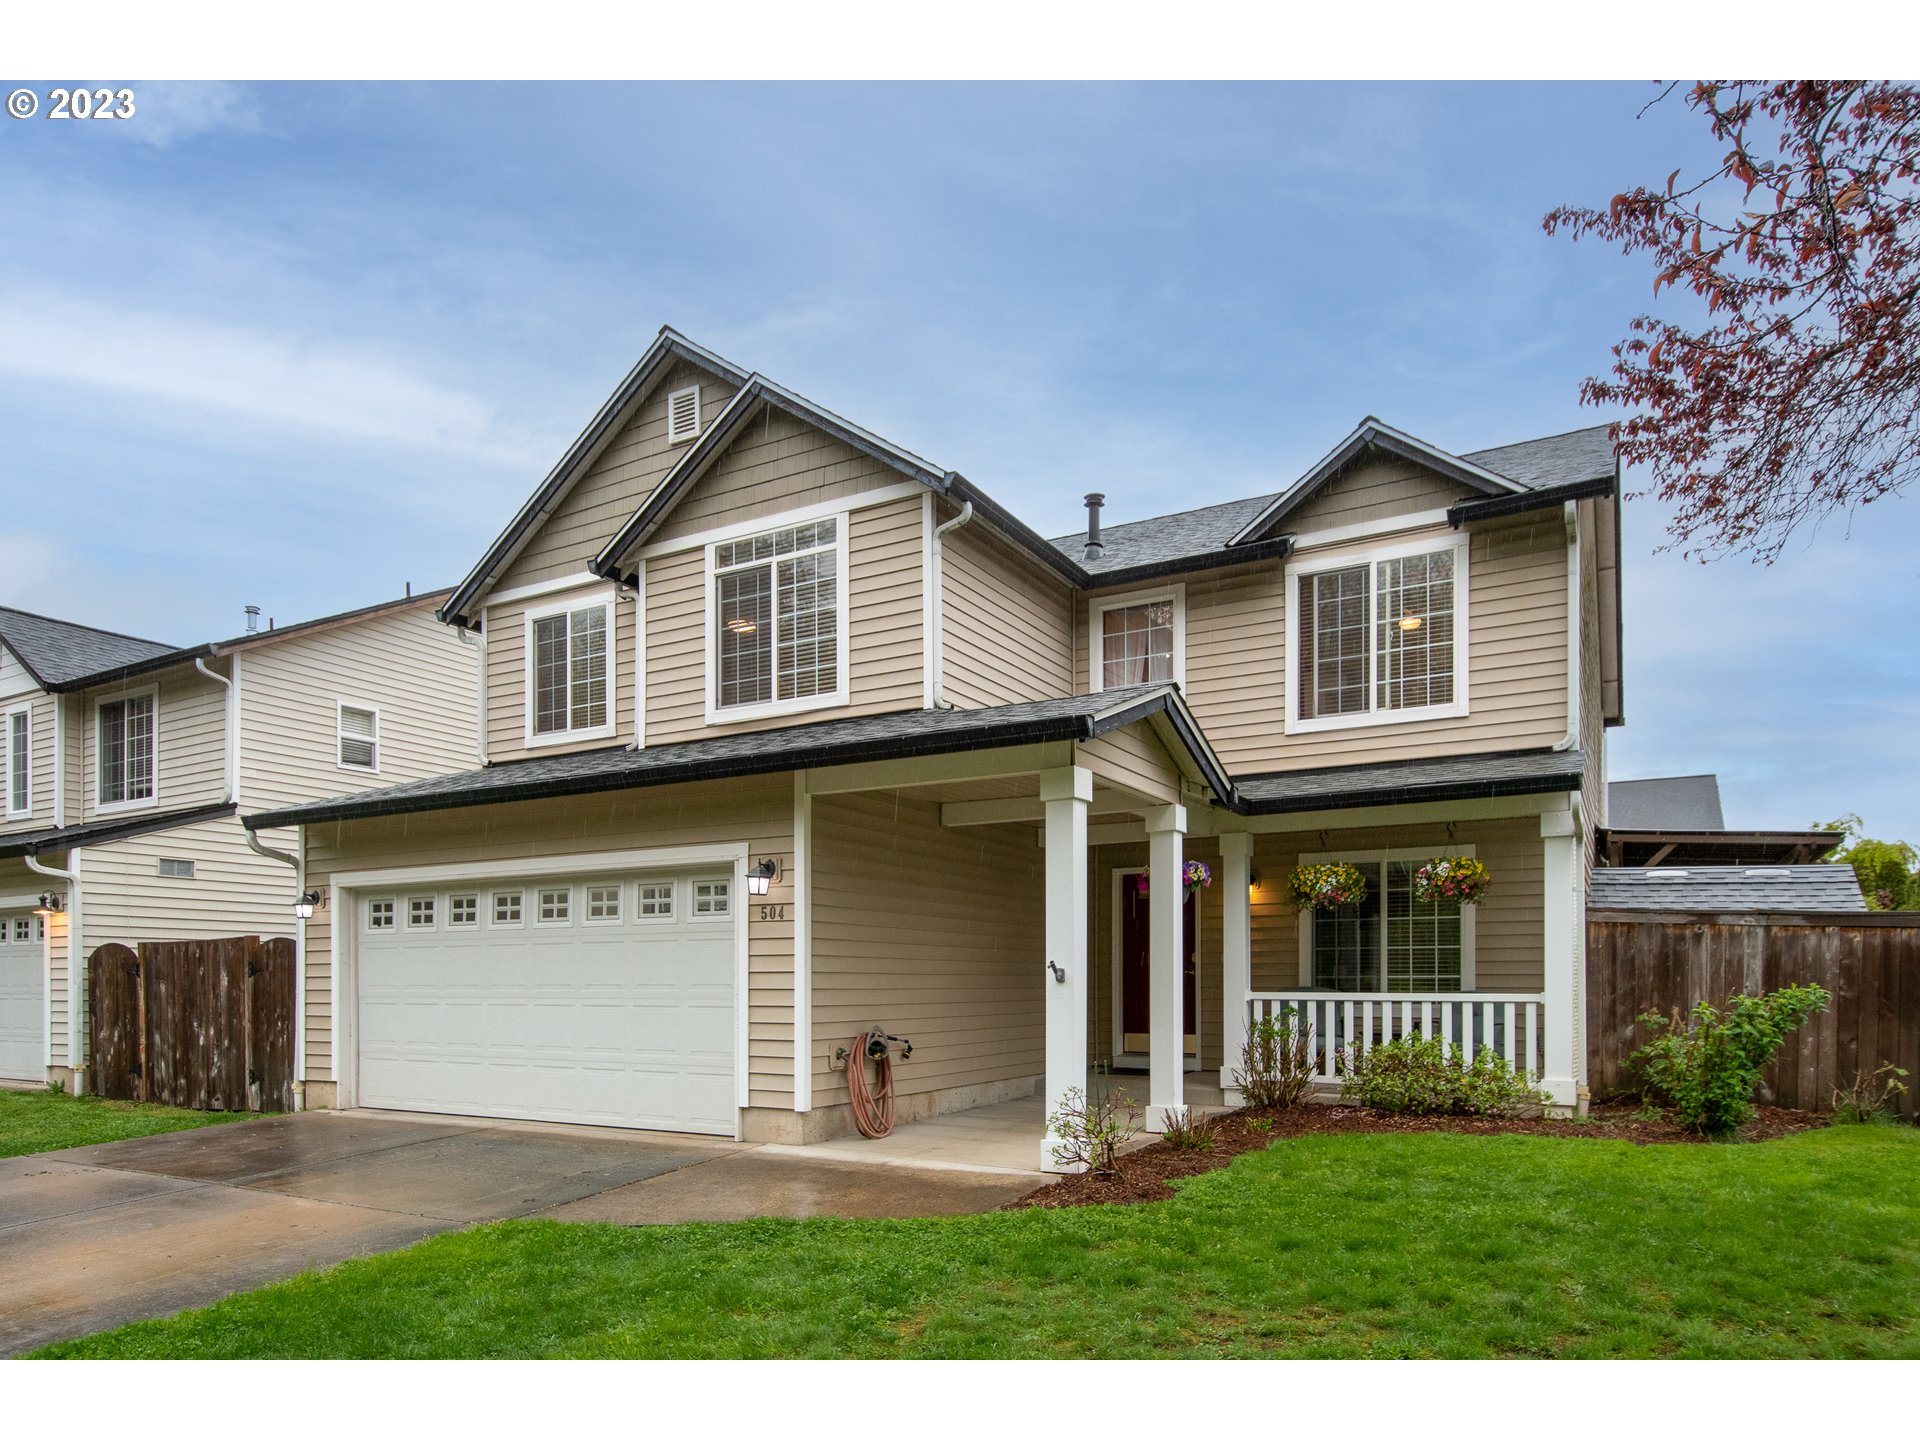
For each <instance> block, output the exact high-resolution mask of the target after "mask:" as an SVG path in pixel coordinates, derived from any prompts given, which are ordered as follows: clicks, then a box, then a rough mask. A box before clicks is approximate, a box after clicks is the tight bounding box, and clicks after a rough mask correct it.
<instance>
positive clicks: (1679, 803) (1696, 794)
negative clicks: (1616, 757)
mask: <svg viewBox="0 0 1920 1440" xmlns="http://www.w3.org/2000/svg"><path fill="white" fill-rule="evenodd" d="M1607 828H1608V829H1610V830H1682V831H1700V830H1724V829H1726V828H1727V820H1726V816H1725V815H1724V814H1723V813H1722V811H1721V809H1720V777H1719V776H1717V775H1663V776H1658V777H1656V778H1653V779H1647V780H1613V781H1610V782H1608V785H1607Z"/></svg>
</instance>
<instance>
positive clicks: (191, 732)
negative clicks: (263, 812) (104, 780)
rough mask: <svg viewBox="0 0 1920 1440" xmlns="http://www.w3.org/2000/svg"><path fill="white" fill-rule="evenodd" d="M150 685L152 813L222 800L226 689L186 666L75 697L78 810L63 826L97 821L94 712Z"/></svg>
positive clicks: (213, 665) (218, 664)
mask: <svg viewBox="0 0 1920 1440" xmlns="http://www.w3.org/2000/svg"><path fill="white" fill-rule="evenodd" d="M227 667H228V662H227V661H226V660H209V661H208V662H207V668H208V669H210V670H217V671H220V672H221V673H223V674H224V673H226V670H227ZM154 685H157V686H158V687H159V688H158V692H157V703H156V705H155V707H154V713H155V716H156V719H157V722H158V724H159V727H160V743H159V746H158V751H157V756H156V765H155V780H154V794H155V797H156V801H157V803H156V805H155V807H154V808H156V809H159V810H189V809H192V808H193V807H194V806H197V805H217V804H219V803H220V801H221V800H223V799H224V798H226V794H227V687H226V686H224V685H222V684H220V683H219V682H218V681H217V680H209V679H208V678H207V677H206V676H204V675H202V674H200V673H199V672H198V671H197V670H195V669H193V668H192V667H191V666H190V665H189V666H184V667H178V668H175V669H171V670H163V671H161V672H160V673H159V674H158V675H157V676H142V677H139V678H137V679H134V680H129V681H128V682H127V683H126V684H124V685H115V686H103V687H102V688H100V689H98V690H88V691H87V692H86V693H85V694H84V695H83V696H82V697H81V701H82V725H83V728H84V731H85V735H84V739H83V742H82V747H81V753H80V759H81V774H80V798H81V803H82V809H81V811H80V813H79V814H77V815H76V814H71V813H70V814H69V815H68V816H67V821H68V823H69V824H74V823H77V822H79V821H81V820H92V819H95V818H98V814H99V796H100V787H99V759H100V745H99V738H100V737H99V724H98V722H99V713H100V706H101V705H102V704H104V703H106V702H108V701H112V700H117V699H120V698H121V697H123V696H127V695H138V694H140V693H141V692H142V691H144V690H146V689H147V688H148V687H150V686H154ZM111 813H118V812H111ZM82 923H85V922H84V921H83V922H82Z"/></svg>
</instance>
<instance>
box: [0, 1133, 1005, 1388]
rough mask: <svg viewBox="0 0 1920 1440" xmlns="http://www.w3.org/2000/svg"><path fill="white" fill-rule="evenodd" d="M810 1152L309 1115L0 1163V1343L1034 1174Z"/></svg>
mask: <svg viewBox="0 0 1920 1440" xmlns="http://www.w3.org/2000/svg"><path fill="white" fill-rule="evenodd" d="M821 1148H822V1147H817V1146H815V1147H809V1148H808V1149H806V1150H803V1151H793V1150H791V1149H789V1148H788V1147H779V1146H756V1145H745V1144H739V1143H736V1142H734V1141H730V1140H714V1139H707V1138H704V1137H699V1136H686V1135H655V1134H644V1133H639V1132H634V1131H625V1130H600V1129H590V1128H585V1127H580V1126H563V1125H530V1124H519V1123H512V1122H496V1121H479V1120H461V1119H453V1118H446V1117H437V1116H436V1117H426V1116H419V1117H416V1116H402V1115H373V1114H368V1113H366V1112H349V1113H347V1114H338V1113H334V1112H328V1111H317V1112H313V1113H310V1114H304V1115H287V1116H282V1117H278V1118H275V1119H270V1120H252V1121H246V1122H244V1123H241V1124H237V1125H219V1126H212V1127H209V1128H207V1129H202V1130H187V1131H179V1132H176V1133H174V1134H170V1135H153V1136H147V1137H145V1138H143V1139H138V1140H120V1141H115V1142H114V1143H112V1144H108V1145H94V1146H88V1147H85V1148H82V1149H77V1150H61V1151H54V1152H51V1153H48V1154H43V1155H24V1156H20V1157H17V1158H14V1159H8V1160H0V1354H14V1353H18V1352H20V1351H24V1350H31V1349H34V1348H36V1347H38V1346H41V1345H46V1344H49V1343H51V1342H53V1341H55V1340H61V1339H67V1338H70V1337H72V1336H76V1335H85V1334H90V1333H92V1332H93V1331H96V1330H103V1329H107V1328H110V1327H112V1326H116V1325H123V1324H126V1323H128V1322H130V1321H133V1320H141V1319H146V1318H149V1317H152V1316H157V1315H170V1314H173V1313H174V1312H176V1311H178V1310H183V1309H187V1308H190V1307H192V1306H197V1305H205V1304H208V1303H210V1302H212V1301H214V1300H218V1299H220V1298H222V1297H223V1296H226V1295H230V1294H233V1293H234V1292H236V1291H239V1290H248V1289H252V1288H254V1287H256V1286H259V1285H264V1284H267V1283H269V1282H270V1281H273V1280H279V1279H283V1278H285V1277H287V1276H290V1275H295V1274H298V1273H300V1272H301V1271H303V1270H310V1269H313V1268H315V1267H317V1266H326V1265H332V1264H336V1263H338V1262H339V1261H341V1260H346V1259H350V1258H352V1257H354V1256H357V1255H370V1254H375V1253H377V1252H379V1251H383V1250H397V1249H400V1248H402V1247H404V1246H407V1245H411V1244H413V1243H414V1242H415V1241H417V1240H421V1239H424V1238H425V1237H427V1236H429V1235H434V1234H438V1233H440V1232H441V1231H445V1230H452V1229H458V1228H460V1227H462V1226H465V1225H470V1224H476V1223H480V1222H483V1221H488V1220H500V1219H507V1218H510V1217H516V1216H533V1215H538V1216H543V1217H550V1218H553V1219H562V1220H598V1221H610V1222H613V1223H616V1224H624V1225H647V1224H671V1223H677V1222H680V1221H686V1220H739V1219H745V1218H748V1217H750V1216H757V1215H787V1216H794V1217H806V1216H811V1215H845V1216H850V1217H856V1218H881V1217H888V1216H901V1217H906V1216H924V1215H955V1214H965V1213H969V1212H973V1211H980V1210H991V1209H994V1208H996V1207H997V1206H999V1205H1001V1204H1004V1203H1005V1202H1006V1201H1008V1200H1011V1199H1014V1198H1015V1197H1017V1196H1019V1195H1022V1194H1025V1193H1026V1192H1027V1191H1028V1190H1031V1189H1032V1188H1033V1187H1034V1186H1035V1185H1036V1184H1038V1183H1040V1182H1041V1178H1042V1177H1040V1176H1038V1175H1035V1174H1031V1173H1013V1174H1008V1173H1005V1172H999V1173H996V1172H993V1171H983V1170H977V1169H976V1170H960V1169H947V1168H929V1167H927V1166H925V1165H911V1164H907V1165H902V1164H879V1165H875V1164H871V1163H864V1164H863V1163H848V1161H847V1160H846V1159H845V1158H844V1157H839V1158H836V1157H832V1156H821V1155H820V1154H819V1153H818V1152H819V1151H820V1149H821Z"/></svg>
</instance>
